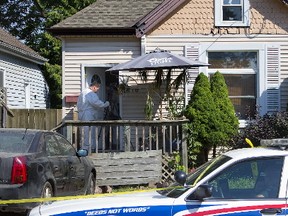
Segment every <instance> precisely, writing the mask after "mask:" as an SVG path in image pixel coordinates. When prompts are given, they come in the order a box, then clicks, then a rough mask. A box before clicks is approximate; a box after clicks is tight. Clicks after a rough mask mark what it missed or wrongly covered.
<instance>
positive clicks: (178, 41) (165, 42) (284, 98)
mask: <svg viewBox="0 0 288 216" xmlns="http://www.w3.org/2000/svg"><path fill="white" fill-rule="evenodd" d="M203 42H206V43H207V42H208V43H209V42H210V43H211V45H212V44H214V43H219V44H229V43H236V42H238V43H239V44H241V43H243V44H247V43H254V44H263V43H266V44H268V45H271V44H275V45H281V51H280V68H281V71H280V83H281V86H280V88H281V96H280V98H281V101H280V103H281V110H285V109H286V107H287V103H288V80H287V77H288V38H287V36H285V35H276V36H275V35H258V36H257V38H253V40H251V39H250V38H248V37H246V36H245V35H223V36H220V37H219V36H217V37H214V36H202V35H190V36H188V35H173V37H171V35H164V36H147V37H146V51H150V50H153V49H155V48H156V47H159V48H161V49H166V50H170V51H171V52H173V53H176V54H179V55H184V52H185V45H189V44H193V43H200V44H201V43H203ZM206 59H207V57H206V51H205V50H200V53H199V60H202V61H206ZM205 71H206V69H205V67H204V68H200V72H204V73H205Z"/></svg>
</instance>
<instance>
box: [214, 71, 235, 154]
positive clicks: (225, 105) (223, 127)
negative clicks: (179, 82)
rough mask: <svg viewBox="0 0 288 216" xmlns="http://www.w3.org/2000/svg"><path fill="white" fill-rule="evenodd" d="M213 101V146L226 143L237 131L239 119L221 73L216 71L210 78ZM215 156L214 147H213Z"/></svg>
mask: <svg viewBox="0 0 288 216" xmlns="http://www.w3.org/2000/svg"><path fill="white" fill-rule="evenodd" d="M210 84H211V92H212V97H213V101H214V103H215V105H216V111H217V115H215V116H216V117H217V120H216V131H215V132H214V133H213V140H212V142H213V144H214V147H216V146H219V145H225V144H228V141H230V140H231V138H232V137H233V136H235V135H236V134H237V133H238V128H239V120H238V118H237V116H236V115H235V109H234V106H233V104H232V102H231V100H230V99H229V97H228V89H227V85H226V83H225V79H224V77H223V75H222V74H221V73H220V72H219V71H217V72H216V73H215V74H213V76H212V77H211V79H210ZM214 156H215V148H214Z"/></svg>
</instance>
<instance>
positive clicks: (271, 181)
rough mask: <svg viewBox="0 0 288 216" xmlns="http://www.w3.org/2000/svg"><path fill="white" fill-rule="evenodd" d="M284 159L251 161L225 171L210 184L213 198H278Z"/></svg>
mask: <svg viewBox="0 0 288 216" xmlns="http://www.w3.org/2000/svg"><path fill="white" fill-rule="evenodd" d="M282 167H283V157H278V158H259V159H250V160H245V161H242V162H239V163H237V164H234V165H232V166H230V167H228V168H226V169H225V170H223V171H222V172H221V173H220V174H219V175H217V176H216V177H215V178H213V179H211V180H210V181H209V182H208V184H209V185H211V186H212V188H213V191H212V197H215V198H227V199H246V198H277V197H278V193H279V186H280V180H281V173H282Z"/></svg>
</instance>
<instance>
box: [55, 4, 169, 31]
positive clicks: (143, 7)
mask: <svg viewBox="0 0 288 216" xmlns="http://www.w3.org/2000/svg"><path fill="white" fill-rule="evenodd" d="M163 1H164V0H97V1H96V2H95V3H93V4H91V5H89V6H88V7H86V8H84V9H83V10H81V11H79V12H77V13H76V14H74V15H73V16H71V17H69V18H67V19H65V20H63V21H62V22H60V23H58V24H56V25H54V26H52V27H51V29H52V30H53V29H56V28H68V29H69V28H131V27H132V26H133V25H134V24H135V22H136V21H137V20H138V19H140V18H142V17H143V16H144V15H146V14H148V13H149V12H150V11H151V10H153V9H154V8H155V7H157V6H158V5H159V4H161V3H162V2H163Z"/></svg>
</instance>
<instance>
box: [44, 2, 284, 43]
mask: <svg viewBox="0 0 288 216" xmlns="http://www.w3.org/2000/svg"><path fill="white" fill-rule="evenodd" d="M189 1H190V0H97V1H96V2H95V3H93V4H91V5H90V6H88V7H86V8H84V9H83V10H81V11H79V12H78V13H76V14H74V15H73V16H71V17H69V18H67V19H65V20H64V21H62V22H60V23H58V24H56V25H54V26H52V27H51V28H50V29H49V31H50V32H51V33H52V34H54V35H105V34H106V35H109V34H114V35H136V36H137V37H141V36H143V35H144V34H146V33H147V32H149V31H150V30H152V29H153V28H154V27H155V26H157V25H159V23H160V22H161V21H163V20H164V19H166V18H167V17H169V14H171V13H172V12H173V11H175V10H176V9H177V8H179V7H181V6H182V5H183V4H185V3H188V2H189ZM267 1H268V0H267ZM277 1H278V0H277ZM279 1H281V2H282V3H283V4H284V5H286V6H288V0H279Z"/></svg>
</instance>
